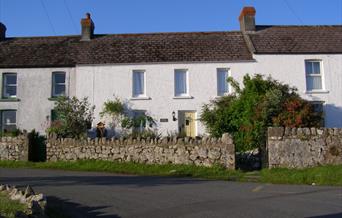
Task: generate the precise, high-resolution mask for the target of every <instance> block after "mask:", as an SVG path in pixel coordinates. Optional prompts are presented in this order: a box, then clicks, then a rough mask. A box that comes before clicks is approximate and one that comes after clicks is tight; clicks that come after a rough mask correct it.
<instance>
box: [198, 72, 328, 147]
mask: <svg viewBox="0 0 342 218" xmlns="http://www.w3.org/2000/svg"><path fill="white" fill-rule="evenodd" d="M228 82H229V83H230V85H231V86H232V87H233V88H234V90H235V93H234V94H231V95H228V96H223V97H221V98H219V99H217V100H214V101H212V102H210V103H209V104H206V105H204V106H203V110H202V115H201V120H202V121H203V123H204V124H205V126H206V128H207V130H208V131H209V133H210V134H211V135H213V136H215V137H220V136H221V135H222V134H223V133H225V132H229V133H231V134H232V136H233V138H234V143H235V146H236V151H246V150H251V149H255V148H261V147H263V146H264V145H265V143H266V131H267V127H270V126H288V127H318V126H320V125H321V120H322V114H321V113H317V112H315V111H314V110H313V106H312V105H311V104H310V103H309V102H308V101H306V100H304V99H302V98H301V97H300V96H299V95H298V94H297V93H296V91H297V90H296V89H295V88H293V87H290V86H289V85H286V84H282V83H280V82H278V81H276V80H273V79H272V78H270V77H269V78H267V79H264V78H263V76H261V75H256V76H254V77H250V76H249V75H246V76H245V77H244V79H243V88H241V87H240V85H239V84H238V83H237V82H236V81H235V80H233V79H232V78H229V79H228Z"/></svg>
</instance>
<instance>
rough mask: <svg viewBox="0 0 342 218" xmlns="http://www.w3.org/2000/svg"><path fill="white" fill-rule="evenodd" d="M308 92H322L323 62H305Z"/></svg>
mask: <svg viewBox="0 0 342 218" xmlns="http://www.w3.org/2000/svg"><path fill="white" fill-rule="evenodd" d="M305 74H306V90H307V91H315V90H322V89H323V83H322V62H321V61H319V60H306V61H305Z"/></svg>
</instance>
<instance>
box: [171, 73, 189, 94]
mask: <svg viewBox="0 0 342 218" xmlns="http://www.w3.org/2000/svg"><path fill="white" fill-rule="evenodd" d="M177 71H181V72H184V73H185V85H186V93H182V94H180V95H177V91H176V87H177V86H176V72H177ZM173 83H174V93H173V95H174V97H175V98H184V97H190V84H189V70H188V69H175V70H174V75H173Z"/></svg>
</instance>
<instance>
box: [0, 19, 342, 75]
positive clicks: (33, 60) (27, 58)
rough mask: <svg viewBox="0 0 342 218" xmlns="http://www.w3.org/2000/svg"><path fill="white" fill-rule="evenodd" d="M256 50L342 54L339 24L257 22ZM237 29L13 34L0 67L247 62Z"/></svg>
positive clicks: (0, 47) (0, 45)
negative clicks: (87, 37) (84, 36)
mask: <svg viewBox="0 0 342 218" xmlns="http://www.w3.org/2000/svg"><path fill="white" fill-rule="evenodd" d="M248 36H249V38H250V41H251V42H252V44H253V47H254V48H255V53H256V54H306V53H313V54H324V53H331V54H335V53H336V54H342V25H341V26H257V27H256V31H255V32H249V33H248ZM252 60H253V55H252V53H251V52H250V51H249V50H248V47H247V43H246V41H245V39H244V36H243V34H242V32H240V31H231V32H188V33H186V32H185V33H147V34H114V35H113V34H110V35H109V34H108V35H95V37H94V38H93V39H92V40H91V41H86V42H82V41H80V36H55V37H18V38H6V40H5V41H2V42H0V68H15V67H18V68H20V67H69V66H70V67H71V66H75V65H76V64H109V63H111V64H124V63H162V62H215V61H217V62H221V61H222V62H224V61H252Z"/></svg>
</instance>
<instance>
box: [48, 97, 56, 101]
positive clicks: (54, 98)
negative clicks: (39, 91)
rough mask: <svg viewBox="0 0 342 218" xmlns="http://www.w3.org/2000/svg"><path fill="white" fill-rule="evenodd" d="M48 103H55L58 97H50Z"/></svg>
mask: <svg viewBox="0 0 342 218" xmlns="http://www.w3.org/2000/svg"><path fill="white" fill-rule="evenodd" d="M48 100H49V101H57V100H58V97H50V98H48Z"/></svg>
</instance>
